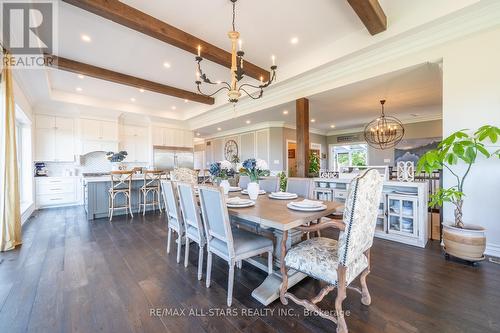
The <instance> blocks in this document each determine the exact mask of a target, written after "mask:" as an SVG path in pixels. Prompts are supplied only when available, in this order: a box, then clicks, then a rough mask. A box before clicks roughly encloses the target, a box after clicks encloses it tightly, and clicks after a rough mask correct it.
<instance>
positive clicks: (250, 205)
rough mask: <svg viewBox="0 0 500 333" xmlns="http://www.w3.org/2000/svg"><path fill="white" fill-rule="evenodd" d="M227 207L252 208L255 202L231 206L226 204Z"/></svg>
mask: <svg viewBox="0 0 500 333" xmlns="http://www.w3.org/2000/svg"><path fill="white" fill-rule="evenodd" d="M226 205H227V207H229V208H246V207H252V206H254V205H255V201H251V200H250V202H247V203H244V204H231V203H226Z"/></svg>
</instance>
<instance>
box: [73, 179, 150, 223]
mask: <svg viewBox="0 0 500 333" xmlns="http://www.w3.org/2000/svg"><path fill="white" fill-rule="evenodd" d="M82 182H83V206H84V208H85V212H86V213H87V220H89V221H91V220H95V219H99V218H103V217H108V209H109V195H108V191H109V188H110V187H111V178H110V176H99V177H84V178H83V179H82ZM143 185H144V176H143V175H134V177H133V178H132V194H131V200H132V212H133V213H134V214H137V213H138V211H139V193H140V190H139V189H140V188H141V186H143ZM148 200H151V196H149V197H148ZM115 205H116V206H122V205H125V196H124V195H121V194H119V195H117V196H116V199H115ZM155 208H156V206H155ZM152 209H153V207H152V206H148V207H146V211H148V210H152ZM127 213H128V211H127V210H125V209H120V210H115V212H114V213H113V216H117V215H125V214H127Z"/></svg>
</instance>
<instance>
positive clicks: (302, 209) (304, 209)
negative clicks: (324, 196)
mask: <svg viewBox="0 0 500 333" xmlns="http://www.w3.org/2000/svg"><path fill="white" fill-rule="evenodd" d="M286 206H287V207H288V208H290V209H291V210H296V211H300V212H319V211H321V210H325V209H326V208H327V207H326V205H321V206H318V207H309V208H304V207H297V206H295V205H292V203H291V202H289V203H288V204H287V205H286Z"/></svg>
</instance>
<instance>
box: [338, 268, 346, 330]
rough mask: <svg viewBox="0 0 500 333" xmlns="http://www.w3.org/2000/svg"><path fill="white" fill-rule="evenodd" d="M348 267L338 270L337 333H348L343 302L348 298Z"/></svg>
mask: <svg viewBox="0 0 500 333" xmlns="http://www.w3.org/2000/svg"><path fill="white" fill-rule="evenodd" d="M346 271H347V269H346V267H344V266H342V265H339V267H338V268H337V276H338V278H337V297H336V298H335V313H336V317H337V333H347V324H346V322H345V318H344V311H343V310H342V302H343V301H344V299H345V298H346V288H347V285H346V275H347V274H346Z"/></svg>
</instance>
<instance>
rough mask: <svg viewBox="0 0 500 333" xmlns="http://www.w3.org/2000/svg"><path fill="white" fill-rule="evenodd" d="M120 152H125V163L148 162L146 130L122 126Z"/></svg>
mask: <svg viewBox="0 0 500 333" xmlns="http://www.w3.org/2000/svg"><path fill="white" fill-rule="evenodd" d="M120 150H125V151H126V152H127V154H128V155H127V158H126V159H125V162H148V160H149V151H150V148H149V145H148V128H147V127H141V126H131V125H122V126H121V128H120Z"/></svg>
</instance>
